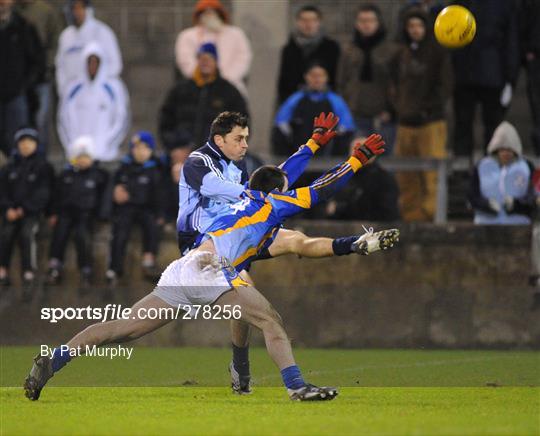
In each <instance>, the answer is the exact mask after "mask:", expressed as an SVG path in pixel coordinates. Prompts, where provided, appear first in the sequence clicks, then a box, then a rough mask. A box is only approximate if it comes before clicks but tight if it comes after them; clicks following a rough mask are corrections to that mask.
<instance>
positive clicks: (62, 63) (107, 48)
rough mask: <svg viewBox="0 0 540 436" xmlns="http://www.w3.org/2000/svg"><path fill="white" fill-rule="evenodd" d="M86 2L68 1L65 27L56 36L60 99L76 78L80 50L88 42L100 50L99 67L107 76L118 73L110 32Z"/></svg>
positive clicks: (117, 54) (114, 41)
mask: <svg viewBox="0 0 540 436" xmlns="http://www.w3.org/2000/svg"><path fill="white" fill-rule="evenodd" d="M90 6H91V3H90V0H68V2H67V10H68V13H67V15H68V22H69V23H71V25H70V26H69V27H67V28H66V29H64V31H63V32H62V33H61V34H60V39H59V41H58V52H57V54H56V59H55V64H56V89H57V91H58V93H59V95H60V97H62V96H63V94H64V93H65V92H67V91H69V88H68V86H69V84H70V83H71V82H73V81H74V80H77V79H78V78H80V75H81V68H82V64H83V63H84V62H85V59H84V58H83V57H82V54H83V50H84V48H85V47H86V46H87V45H88V44H89V43H90V42H92V41H95V42H97V43H98V44H99V45H100V46H101V47H103V56H102V57H103V63H105V64H107V75H109V76H111V77H113V78H116V77H119V76H120V73H122V55H121V53H120V49H119V47H118V40H117V39H116V35H115V34H114V32H113V31H112V29H111V28H110V27H109V26H107V25H106V24H105V23H103V22H102V21H100V20H98V19H96V18H94V12H93V9H92V8H91V7H90Z"/></svg>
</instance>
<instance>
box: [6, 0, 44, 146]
mask: <svg viewBox="0 0 540 436" xmlns="http://www.w3.org/2000/svg"><path fill="white" fill-rule="evenodd" d="M44 69H45V54H44V51H43V50H42V48H41V45H40V41H39V36H38V33H37V30H36V29H35V27H34V26H32V25H31V24H30V23H29V22H28V21H26V20H25V19H24V18H23V17H22V16H21V15H19V14H18V13H17V12H15V11H14V10H13V0H4V1H2V2H1V3H0V151H1V152H3V153H4V154H5V155H6V156H9V154H10V152H11V148H12V147H13V135H14V134H15V131H16V130H17V129H19V128H21V127H23V126H25V125H28V124H29V123H30V112H29V108H28V102H27V99H26V92H27V91H28V90H29V89H30V88H31V87H32V86H33V85H34V83H35V82H36V80H37V79H38V77H40V76H41V75H42V74H43V72H44Z"/></svg>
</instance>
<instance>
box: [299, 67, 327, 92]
mask: <svg viewBox="0 0 540 436" xmlns="http://www.w3.org/2000/svg"><path fill="white" fill-rule="evenodd" d="M305 79H306V84H307V86H308V88H309V89H310V90H312V91H324V90H325V89H326V85H327V84H328V74H327V73H326V70H325V69H324V68H321V67H313V68H311V69H310V70H309V71H308V72H307V73H306V76H305Z"/></svg>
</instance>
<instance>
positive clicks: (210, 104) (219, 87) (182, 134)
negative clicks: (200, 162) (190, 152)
mask: <svg viewBox="0 0 540 436" xmlns="http://www.w3.org/2000/svg"><path fill="white" fill-rule="evenodd" d="M220 56H221V54H219V55H218V51H217V49H216V46H215V45H214V44H211V43H207V44H204V45H202V46H201V47H200V48H199V51H198V54H197V67H196V68H195V71H194V72H193V76H192V78H191V79H189V80H182V81H181V82H179V83H177V84H176V85H174V87H173V88H172V89H171V90H170V91H169V93H168V94H167V97H166V99H165V103H164V104H163V106H162V108H161V111H160V114H159V134H160V136H161V141H162V142H163V145H164V146H165V148H166V149H168V150H171V149H173V148H175V147H182V146H190V147H192V148H198V147H201V146H203V145H204V143H205V142H206V140H207V139H208V134H209V133H210V125H211V124H212V121H213V120H214V118H216V117H217V116H218V114H220V113H221V112H224V111H232V112H240V113H242V114H247V105H246V101H245V100H244V97H242V95H241V94H240V92H238V90H237V89H236V88H235V87H234V86H233V85H232V84H231V83H230V82H228V81H227V80H225V79H224V78H223V77H221V71H220V70H219V68H218V59H219V57H220Z"/></svg>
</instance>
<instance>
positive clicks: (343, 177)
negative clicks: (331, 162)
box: [198, 157, 362, 271]
mask: <svg viewBox="0 0 540 436" xmlns="http://www.w3.org/2000/svg"><path fill="white" fill-rule="evenodd" d="M361 166H362V165H361V163H360V161H358V160H357V159H356V158H354V157H351V158H350V159H349V160H348V161H346V162H344V163H343V164H341V165H339V166H337V167H335V168H333V169H332V170H330V171H329V172H327V173H326V174H324V175H323V176H321V177H319V178H318V179H317V180H315V181H314V182H313V183H312V184H311V185H310V186H307V187H303V188H299V189H294V190H291V191H287V192H279V191H272V192H270V193H269V194H266V193H264V192H260V191H253V190H246V191H245V192H244V193H243V195H242V197H243V198H242V200H240V201H238V202H236V203H234V204H230V205H229V206H228V207H227V210H226V211H224V212H223V213H222V214H220V215H219V216H218V217H216V219H214V221H213V222H212V223H211V224H210V226H209V228H208V229H207V231H206V232H205V234H203V235H201V236H199V238H198V243H201V242H202V241H204V240H207V239H208V238H211V239H212V240H213V242H214V246H215V248H216V251H217V254H218V255H220V256H223V257H225V258H226V259H228V260H229V262H230V263H231V264H232V265H233V266H234V267H235V268H236V270H237V271H242V270H243V269H246V268H247V267H249V265H250V263H251V262H252V261H253V260H254V259H255V258H256V257H257V255H258V254H259V253H260V251H261V250H262V249H264V248H267V247H269V246H270V244H271V243H272V241H273V240H274V238H275V236H276V234H277V231H278V229H279V228H280V226H281V225H282V223H283V222H284V221H285V219H287V218H288V217H290V216H293V215H295V214H297V213H299V212H301V211H302V210H305V209H309V208H311V207H313V206H314V205H315V204H317V203H318V202H320V201H322V200H325V199H327V198H329V197H330V196H331V195H332V194H333V193H334V192H335V191H336V190H338V189H339V188H341V187H342V186H343V185H344V184H345V183H346V182H347V181H348V180H349V179H350V177H351V176H352V175H353V174H354V173H355V172H356V171H357V170H358V169H359V168H361Z"/></svg>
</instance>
